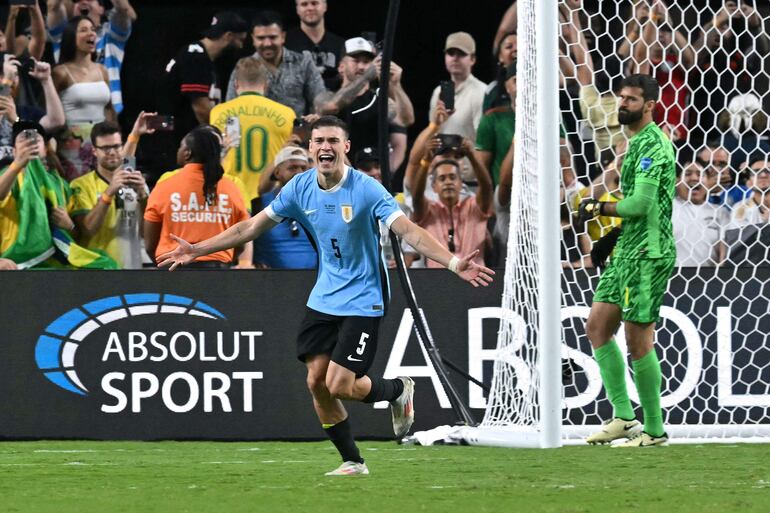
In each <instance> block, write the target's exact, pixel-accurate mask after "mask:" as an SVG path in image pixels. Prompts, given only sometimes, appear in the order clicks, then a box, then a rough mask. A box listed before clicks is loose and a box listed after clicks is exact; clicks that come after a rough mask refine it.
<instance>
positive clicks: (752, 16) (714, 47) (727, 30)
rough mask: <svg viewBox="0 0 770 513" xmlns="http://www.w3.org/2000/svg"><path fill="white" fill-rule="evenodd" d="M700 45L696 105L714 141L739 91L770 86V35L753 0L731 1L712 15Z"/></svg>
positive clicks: (705, 131)
mask: <svg viewBox="0 0 770 513" xmlns="http://www.w3.org/2000/svg"><path fill="white" fill-rule="evenodd" d="M694 46H695V49H696V51H697V52H698V66H699V68H700V74H699V76H698V77H695V80H692V81H691V84H692V88H693V91H694V94H693V98H692V106H693V111H694V112H698V119H697V123H696V125H697V128H698V129H699V131H702V132H703V134H702V138H703V140H710V139H714V138H717V137H719V136H721V134H720V133H719V132H718V131H717V130H715V128H716V126H717V119H716V118H717V116H718V115H719V113H720V112H722V111H723V110H724V109H725V107H726V106H727V105H728V103H729V101H730V100H731V99H732V97H733V96H734V95H736V94H745V93H750V92H757V91H767V89H768V75H767V72H766V71H765V70H766V68H765V61H766V57H767V55H768V53H770V39H768V36H767V34H766V33H765V30H764V27H763V22H762V18H761V17H760V15H759V13H757V11H756V10H755V9H754V7H752V6H751V5H750V3H749V2H746V1H744V0H741V1H736V0H726V1H725V2H724V4H723V6H722V8H721V9H719V11H717V13H716V15H714V17H713V18H711V19H709V20H706V22H705V23H704V25H703V27H702V29H701V30H700V37H699V38H698V39H697V41H696V42H695V43H694ZM742 162H743V161H742ZM742 162H741V163H742Z"/></svg>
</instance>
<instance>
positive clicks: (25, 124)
mask: <svg viewBox="0 0 770 513" xmlns="http://www.w3.org/2000/svg"><path fill="white" fill-rule="evenodd" d="M28 129H32V130H37V133H39V134H40V135H42V136H43V139H45V140H46V141H47V140H48V139H50V136H49V135H48V134H47V133H46V131H45V129H44V128H43V127H42V125H40V123H37V122H35V121H27V120H21V121H17V122H16V123H14V124H13V128H12V129H11V130H12V134H13V136H12V137H13V142H14V143H15V142H16V137H17V136H18V135H19V134H20V133H22V132H23V131H24V130H28Z"/></svg>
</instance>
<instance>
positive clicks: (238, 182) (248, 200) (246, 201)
mask: <svg viewBox="0 0 770 513" xmlns="http://www.w3.org/2000/svg"><path fill="white" fill-rule="evenodd" d="M181 170H182V168H181V167H180V168H179V169H174V170H173V171H166V172H165V173H163V174H162V175H160V178H158V181H157V182H155V183H156V184H159V183H161V182H165V181H166V180H168V179H169V178H171V177H172V176H175V175H178V174H179V172H180V171H181ZM223 179H224V180H230V181H231V182H233V183H234V184H235V186H236V187H238V190H239V191H241V195H242V197H243V204H244V205H246V209H247V210H248V211H249V212H251V198H249V194H248V193H247V192H246V185H244V183H243V181H241V179H240V178H238V177H237V176H227V175H225V176H224V177H223Z"/></svg>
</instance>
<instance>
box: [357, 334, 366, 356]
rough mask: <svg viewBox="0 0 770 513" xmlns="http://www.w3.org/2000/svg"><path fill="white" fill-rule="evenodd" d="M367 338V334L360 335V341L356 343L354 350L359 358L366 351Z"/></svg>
mask: <svg viewBox="0 0 770 513" xmlns="http://www.w3.org/2000/svg"><path fill="white" fill-rule="evenodd" d="M367 338H369V334H368V333H361V340H359V341H358V347H357V348H356V354H357V355H359V356H361V355H363V354H364V350H365V349H366V339H367Z"/></svg>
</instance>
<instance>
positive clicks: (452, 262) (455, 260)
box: [446, 256, 460, 274]
mask: <svg viewBox="0 0 770 513" xmlns="http://www.w3.org/2000/svg"><path fill="white" fill-rule="evenodd" d="M459 263H460V259H459V258H457V257H456V256H453V257H452V259H451V260H449V264H448V265H447V266H446V268H447V269H449V270H450V271H452V272H453V273H455V274H457V264H459Z"/></svg>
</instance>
